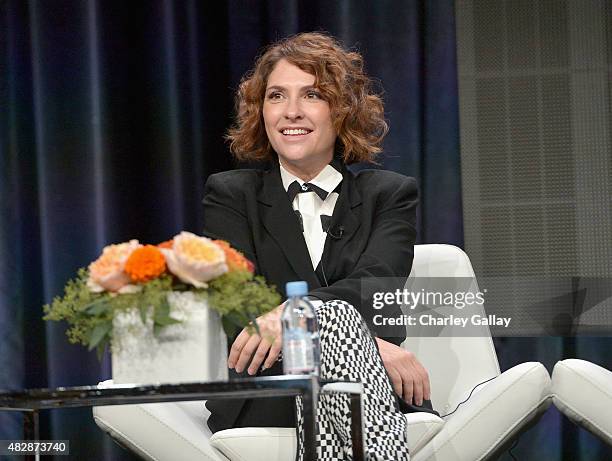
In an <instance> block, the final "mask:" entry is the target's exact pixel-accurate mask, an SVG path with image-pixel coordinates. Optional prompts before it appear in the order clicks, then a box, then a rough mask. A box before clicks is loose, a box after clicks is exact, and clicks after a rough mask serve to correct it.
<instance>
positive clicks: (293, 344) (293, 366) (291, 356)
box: [283, 335, 315, 374]
mask: <svg viewBox="0 0 612 461" xmlns="http://www.w3.org/2000/svg"><path fill="white" fill-rule="evenodd" d="M300 336H301V337H298V338H287V340H286V341H285V344H284V347H283V367H284V372H285V373H286V374H306V373H310V372H312V371H314V369H315V365H314V356H313V349H312V346H313V344H312V340H311V339H310V338H309V337H307V336H306V335H300Z"/></svg>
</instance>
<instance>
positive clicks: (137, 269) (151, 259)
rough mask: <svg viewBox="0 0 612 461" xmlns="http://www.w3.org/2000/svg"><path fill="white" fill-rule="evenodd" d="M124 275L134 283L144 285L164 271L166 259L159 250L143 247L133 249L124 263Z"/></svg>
mask: <svg viewBox="0 0 612 461" xmlns="http://www.w3.org/2000/svg"><path fill="white" fill-rule="evenodd" d="M124 270H125V273H126V274H128V275H129V276H130V279H132V281H134V282H139V283H144V282H148V281H149V280H152V279H154V278H156V277H159V276H160V275H161V274H163V273H164V272H165V271H166V258H164V255H163V254H162V252H161V251H159V248H157V247H155V246H153V245H144V246H142V247H140V248H137V249H135V250H134V251H133V252H132V254H131V255H130V257H129V258H128V259H127V261H126V262H125V269H124Z"/></svg>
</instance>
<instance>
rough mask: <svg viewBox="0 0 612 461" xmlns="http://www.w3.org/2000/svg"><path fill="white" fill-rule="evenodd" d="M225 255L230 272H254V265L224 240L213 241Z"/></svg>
mask: <svg viewBox="0 0 612 461" xmlns="http://www.w3.org/2000/svg"><path fill="white" fill-rule="evenodd" d="M213 243H215V244H217V245H218V246H219V247H220V248H221V249H222V250H223V252H224V253H225V262H226V263H227V267H228V268H229V270H230V271H237V270H246V271H249V272H250V273H253V272H255V265H254V264H253V263H252V262H251V261H249V260H248V259H247V258H245V257H244V255H243V254H242V253H240V252H239V251H238V250H235V249H234V248H232V247H231V245H230V244H229V243H227V242H226V241H225V240H213Z"/></svg>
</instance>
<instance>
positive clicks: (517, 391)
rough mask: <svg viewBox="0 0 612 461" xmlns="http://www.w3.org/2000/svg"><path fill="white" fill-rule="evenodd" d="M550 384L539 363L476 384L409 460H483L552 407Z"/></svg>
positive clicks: (531, 363) (545, 372)
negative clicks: (468, 395)
mask: <svg viewBox="0 0 612 461" xmlns="http://www.w3.org/2000/svg"><path fill="white" fill-rule="evenodd" d="M550 401H551V382H550V376H549V375H548V372H547V371H546V369H545V368H544V366H543V365H542V364H541V363H536V362H527V363H522V364H520V365H517V366H515V367H513V368H511V369H509V370H507V371H505V372H504V373H502V374H501V375H499V376H497V377H496V378H494V379H493V380H492V381H489V382H487V383H486V384H483V385H482V386H480V387H479V388H478V389H477V390H476V391H474V393H473V394H472V396H471V397H470V398H469V400H468V401H467V402H466V403H465V404H463V405H460V406H459V407H458V408H457V409H456V411H455V412H454V413H452V414H449V415H448V416H446V417H445V418H444V419H445V424H444V426H443V427H442V429H441V430H440V431H439V432H438V433H437V434H436V435H435V436H434V437H433V438H432V439H431V441H430V442H429V443H427V444H426V445H425V446H424V447H423V448H422V449H420V450H419V451H418V452H415V453H414V454H413V456H412V460H413V461H423V460H436V461H442V460H449V461H450V460H453V461H455V460H457V461H461V460H464V461H474V460H480V459H483V458H485V457H487V456H489V455H491V454H493V453H495V452H496V451H497V450H499V449H500V447H502V446H504V445H505V444H506V443H507V442H508V441H509V440H510V439H511V438H512V437H513V436H514V435H515V434H517V433H519V432H520V431H521V430H522V429H524V427H525V426H526V425H527V424H529V423H530V422H533V421H534V420H535V419H536V418H537V417H538V416H540V415H541V414H542V413H543V412H544V411H545V410H546V409H547V408H548V406H549V405H550Z"/></svg>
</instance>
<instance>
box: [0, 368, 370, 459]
mask: <svg viewBox="0 0 612 461" xmlns="http://www.w3.org/2000/svg"><path fill="white" fill-rule="evenodd" d="M328 392H329V393H331V392H341V393H347V394H349V396H350V405H351V436H352V446H353V459H354V460H355V461H363V460H364V459H365V457H364V443H363V421H362V407H361V395H362V386H361V384H360V383H352V382H339V381H325V380H319V379H318V378H317V377H316V376H310V375H293V376H292V375H283V376H266V377H260V378H248V379H237V380H232V381H223V382H208V383H199V382H189V383H178V384H150V385H149V384H145V385H141V384H136V385H130V384H120V385H114V386H111V387H98V386H81V387H58V388H57V389H27V390H22V391H2V392H0V410H9V411H11V410H12V411H21V412H22V413H23V432H24V439H25V440H39V422H38V415H39V412H40V410H49V409H58V408H75V407H93V406H103V405H127V404H140V403H160V402H184V401H189V400H207V399H211V398H215V399H233V398H249V399H256V398H265V397H297V396H301V397H302V402H303V409H304V410H303V414H304V460H305V461H315V460H316V445H315V421H316V417H315V415H316V406H317V401H318V395H319V393H328ZM298 443H299V438H298ZM298 448H299V447H298ZM39 456H40V455H39V454H36V455H26V456H25V459H26V460H35V459H36V460H38V459H39Z"/></svg>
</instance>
